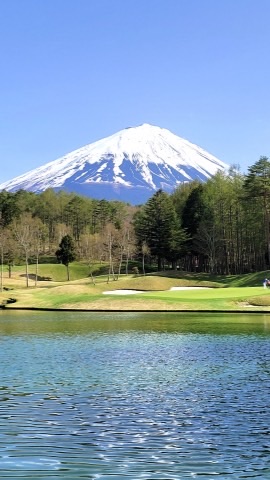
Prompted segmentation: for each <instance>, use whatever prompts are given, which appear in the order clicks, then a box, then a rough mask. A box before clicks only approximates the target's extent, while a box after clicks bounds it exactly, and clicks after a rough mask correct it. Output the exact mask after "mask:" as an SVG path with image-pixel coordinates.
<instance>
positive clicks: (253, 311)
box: [0, 306, 270, 315]
mask: <svg viewBox="0 0 270 480" xmlns="http://www.w3.org/2000/svg"><path fill="white" fill-rule="evenodd" d="M253 308H256V307H253ZM1 310H3V311H4V312H5V311H10V312H11V311H13V310H16V311H19V310H23V311H30V312H31V311H37V312H73V313H76V312H78V313H198V314H199V313H213V314H214V313H222V314H230V313H233V314H236V313H239V314H260V315H270V310H248V311H247V310H210V309H205V310H185V309H179V310H170V309H167V310H166V309H164V310H161V309H156V310H145V309H138V310H134V309H133V310H128V309H123V310H119V309H110V310H108V309H92V310H90V309H84V308H51V307H44V308H42V307H8V306H4V307H1V308H0V312H1ZM0 314H1V313H0Z"/></svg>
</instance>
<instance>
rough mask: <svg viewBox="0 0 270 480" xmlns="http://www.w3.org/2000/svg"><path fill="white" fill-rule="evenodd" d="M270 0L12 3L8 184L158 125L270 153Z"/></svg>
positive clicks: (4, 55) (7, 16)
mask: <svg viewBox="0 0 270 480" xmlns="http://www.w3.org/2000/svg"><path fill="white" fill-rule="evenodd" d="M269 25H270V1H269V0H0V50H1V52H0V53H1V74H0V159H1V160H0V161H1V169H0V183H1V182H3V181H5V180H9V179H11V178H13V177H15V176H17V175H19V174H22V173H25V172H27V171H29V170H31V169H33V168H36V167H38V166H40V165H43V164H45V163H47V162H49V161H52V160H55V159H57V158H59V157H60V156H62V155H64V154H66V153H68V152H70V151H72V150H75V149H76V148H80V147H82V146H84V145H86V144H88V143H92V142H94V141H96V140H99V139H101V138H103V137H106V136H108V135H111V134H113V133H115V132H117V131H119V130H121V129H123V128H125V127H127V126H136V125H139V124H142V123H151V124H153V125H158V126H160V127H164V128H168V129H169V130H171V131H172V132H173V133H175V134H177V135H179V136H181V137H184V138H186V139H188V140H190V141H191V142H193V143H196V144H198V145H199V146H201V147H202V148H205V149H206V150H208V151H209V152H210V153H212V154H214V155H216V156H217V157H218V158H220V159H221V160H223V161H225V162H227V163H229V164H238V165H240V168H241V171H242V172H246V171H247V168H248V166H251V165H252V164H254V163H255V162H256V161H257V160H258V159H259V157H260V156H261V155H266V156H270V78H269V77H270V61H269V60H270V48H269V47H270V27H269Z"/></svg>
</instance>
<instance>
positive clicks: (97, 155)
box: [0, 124, 228, 204]
mask: <svg viewBox="0 0 270 480" xmlns="http://www.w3.org/2000/svg"><path fill="white" fill-rule="evenodd" d="M227 169H228V165H226V164H225V163H223V162H222V161H220V160H218V159H217V158H216V157H214V156H213V155H211V154H209V153H207V152H206V151H205V150H203V149H202V148H200V147H198V146H197V145H194V144H193V143H190V142H189V141H187V140H184V139H183V138H181V137H178V136H177V135H174V134H173V133H171V132H170V131H169V130H166V129H165V128H160V127H155V126H152V125H148V124H144V125H140V126H138V127H134V128H126V129H124V130H121V131H120V132H118V133H115V134H114V135H111V136H109V137H107V138H104V139H102V140H99V141H97V142H94V143H91V144H89V145H86V146H85V147H82V148H79V149H78V150H75V151H74V152H71V153H69V154H67V155H65V156H63V157H61V158H59V159H58V160H54V161H53V162H50V163H47V164H45V165H43V166H42V167H39V168H36V169H34V170H31V171H30V172H28V173H25V174H24V175H20V176H19V177H16V178H14V179H13V180H10V181H7V182H4V183H2V184H0V190H4V189H5V190H7V191H10V192H14V191H16V190H19V189H24V190H29V191H33V192H36V193H39V192H42V191H44V190H46V189H48V188H53V189H55V190H66V191H73V192H76V193H79V194H82V195H87V196H89V197H92V198H97V199H102V198H104V199H107V200H112V199H116V200H122V201H126V202H130V203H133V204H138V203H144V202H145V201H146V200H147V199H148V198H149V197H150V196H151V195H153V193H154V192H155V191H156V190H158V189H160V188H161V189H163V190H165V191H167V192H172V191H173V190H174V189H175V187H177V185H178V184H179V183H182V182H189V181H192V180H195V179H199V180H202V181H205V180H207V179H208V178H210V177H211V176H213V175H214V174H215V173H216V172H217V171H218V170H221V171H226V170H227Z"/></svg>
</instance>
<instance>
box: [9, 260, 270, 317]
mask: <svg viewBox="0 0 270 480" xmlns="http://www.w3.org/2000/svg"><path fill="white" fill-rule="evenodd" d="M70 270H71V281H69V282H67V281H66V269H65V267H64V266H63V265H48V264H44V265H40V266H39V276H38V282H37V286H35V275H34V266H30V280H29V288H26V278H25V272H24V268H23V267H16V268H14V269H13V272H12V278H8V272H7V270H6V269H5V270H4V277H3V287H4V288H5V289H6V290H4V291H3V292H1V293H0V303H2V302H6V301H7V300H8V299H10V298H12V299H14V300H16V302H15V303H12V304H8V305H7V306H6V308H9V309H12V308H41V309H42V308H44V309H75V310H108V311H110V310H118V311H121V310H122V311H123V310H131V311H136V310H137V311H139V310H145V311H153V310H161V311H177V310H178V311H179V310H185V311H191V310H192V311H206V310H207V311H245V312H256V311H263V312H270V290H268V289H263V287H262V280H263V278H264V277H265V276H267V275H268V276H269V272H260V273H253V274H248V275H242V276H239V275H238V276H210V275H207V274H201V273H186V272H173V271H169V272H162V273H159V274H154V275H150V274H149V275H145V276H140V275H136V276H134V275H122V276H120V277H119V278H118V279H117V280H112V278H111V279H110V281H109V282H108V278H107V276H106V275H98V276H96V277H95V284H93V282H92V280H91V278H90V277H89V276H88V275H89V269H88V267H87V265H85V264H79V263H77V264H76V263H74V264H72V265H71V269H70ZM172 287H186V288H187V287H208V288H204V289H196V288H195V289H193V288H192V289H191V288H190V289H188V288H187V289H185V290H170V289H171V288H172ZM112 290H119V294H117V295H115V294H114V295H112V294H109V293H104V292H110V291H112ZM121 290H129V291H130V294H129V295H121V294H120V293H121V292H120V291H121ZM134 290H137V291H140V292H141V293H137V294H132V291H134Z"/></svg>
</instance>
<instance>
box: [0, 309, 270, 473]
mask: <svg viewBox="0 0 270 480" xmlns="http://www.w3.org/2000/svg"><path fill="white" fill-rule="evenodd" d="M0 365H1V369H0V409H1V410H0V412H1V415H0V478H1V479H7V478H12V479H21V478H25V479H29V480H33V479H38V480H40V479H43V480H44V479H46V480H61V479H65V480H67V479H74V480H76V479H101V480H105V479H110V480H112V479H114V478H115V479H119V480H121V479H123V480H126V479H133V480H139V479H144V480H154V479H162V480H166V479H173V480H178V479H179V480H182V479H206V480H211V479H216V478H217V477H219V478H221V479H222V480H226V479H229V480H235V479H263V480H267V479H270V427H269V421H270V405H269V404H270V400H269V399H270V315H259V314H249V315H248V314H247V315H242V314H238V315H232V314H225V315H216V314H211V315H209V314H204V315H202V314H201V315H200V314H187V313H185V314H184V313H183V314H179V313H148V314H141V313H129V314H128V313H119V314H117V313H107V314H104V313H92V312H91V313H75V312H74V313H73V312H72V313H70V312H68V313H67V312H66V313H64V312H58V313H55V312H46V313H44V312H19V311H5V310H2V311H0Z"/></svg>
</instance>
